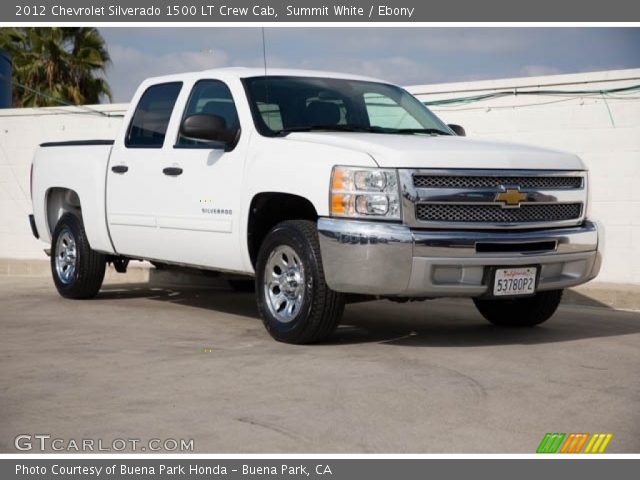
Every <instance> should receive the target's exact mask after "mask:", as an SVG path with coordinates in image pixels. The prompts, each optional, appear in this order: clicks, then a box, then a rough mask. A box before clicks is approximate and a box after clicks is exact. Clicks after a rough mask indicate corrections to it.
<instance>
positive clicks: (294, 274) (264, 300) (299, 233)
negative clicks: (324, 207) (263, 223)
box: [256, 220, 345, 344]
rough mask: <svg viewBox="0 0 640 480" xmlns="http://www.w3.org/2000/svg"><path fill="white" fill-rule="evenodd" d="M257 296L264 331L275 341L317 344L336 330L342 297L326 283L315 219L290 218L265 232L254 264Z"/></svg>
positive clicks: (342, 304) (341, 310)
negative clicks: (265, 234)
mask: <svg viewBox="0 0 640 480" xmlns="http://www.w3.org/2000/svg"><path fill="white" fill-rule="evenodd" d="M267 278H269V279H273V280H272V281H269V282H268V281H267ZM256 298H257V302H258V310H259V312H260V315H261V317H262V321H263V323H264V325H265V327H266V329H267V331H268V332H269V334H270V335H271V336H272V337H273V338H274V339H275V340H277V341H279V342H284V343H293V344H308V343H315V342H320V341H322V340H326V339H327V338H328V337H329V336H330V335H331V334H332V333H333V332H334V331H335V329H336V327H337V326H338V323H339V322H340V318H341V317H342V312H343V311H344V303H345V301H344V295H343V294H341V293H338V292H334V291H333V290H331V289H330V288H329V287H328V285H327V283H326V281H325V278H324V271H323V269H322V259H321V257H320V244H319V242H318V231H317V228H316V224H315V222H311V221H308V220H289V221H285V222H282V223H279V224H278V225H276V226H275V227H273V229H271V231H270V232H269V233H268V234H267V236H266V238H265V239H264V241H263V242H262V245H261V246H260V251H259V253H258V258H257V262H256Z"/></svg>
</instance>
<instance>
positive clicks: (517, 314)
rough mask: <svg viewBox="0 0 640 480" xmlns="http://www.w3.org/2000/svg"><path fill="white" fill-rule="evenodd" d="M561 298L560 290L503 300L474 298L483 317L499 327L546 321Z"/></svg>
mask: <svg viewBox="0 0 640 480" xmlns="http://www.w3.org/2000/svg"><path fill="white" fill-rule="evenodd" d="M561 299H562V290H550V291H548V292H538V293H536V294H535V295H534V296H531V297H526V298H511V299H505V300H494V299H480V298H474V299H473V302H474V303H475V304H476V308H477V309H478V311H479V312H480V313H481V314H482V316H483V317H484V318H486V319H487V320H489V321H490V322H491V323H493V324H494V325H499V326H501V327H532V326H534V325H539V324H541V323H543V322H545V321H547V320H548V319H549V318H551V316H552V315H553V314H554V313H555V311H556V310H557V308H558V305H560V300H561Z"/></svg>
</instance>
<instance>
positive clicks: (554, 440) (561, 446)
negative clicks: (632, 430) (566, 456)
mask: <svg viewBox="0 0 640 480" xmlns="http://www.w3.org/2000/svg"><path fill="white" fill-rule="evenodd" d="M589 437H591V438H589ZM612 438H613V433H594V434H593V435H591V434H589V433H584V432H581V433H569V434H566V433H557V432H554V433H545V434H544V437H543V438H542V441H541V442H540V445H538V448H537V449H536V453H556V452H557V453H581V452H582V453H604V451H605V450H606V449H607V446H608V445H609V442H610V441H611V439H612ZM587 440H589V441H588V442H587ZM585 443H586V444H587V446H586V448H585V449H584V451H582V447H584V445H585Z"/></svg>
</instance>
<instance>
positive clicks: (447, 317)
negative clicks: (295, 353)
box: [98, 283, 640, 347]
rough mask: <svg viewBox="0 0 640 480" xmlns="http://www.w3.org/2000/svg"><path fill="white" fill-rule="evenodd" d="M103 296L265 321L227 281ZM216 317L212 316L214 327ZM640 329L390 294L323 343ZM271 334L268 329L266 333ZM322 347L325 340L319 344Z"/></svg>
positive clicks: (420, 342) (591, 313)
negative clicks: (517, 317)
mask: <svg viewBox="0 0 640 480" xmlns="http://www.w3.org/2000/svg"><path fill="white" fill-rule="evenodd" d="M98 298H99V299H104V300H114V299H134V298H144V299H149V300H152V301H161V302H169V303H172V304H179V305H185V306H188V307H196V308H202V309H206V310H210V311H211V312H212V313H214V312H222V313H227V314H233V315H240V316H243V317H247V318H248V319H251V320H255V321H256V322H259V321H260V317H259V314H258V311H257V308H256V304H255V296H254V294H252V293H237V292H234V291H232V290H230V289H226V288H224V287H216V288H206V287H186V286H175V287H170V286H153V285H149V284H147V283H136V284H114V285H105V286H104V287H103V289H102V291H101V292H100V294H99V297H98ZM214 327H215V319H214V318H212V328H214ZM636 333H640V312H628V311H616V310H612V309H608V308H593V307H588V306H587V307H584V306H575V305H563V306H561V307H560V310H558V312H557V313H556V314H555V316H554V317H552V318H551V319H550V320H549V321H548V322H547V323H545V324H544V325H541V326H538V327H534V328H499V327H495V326H493V325H490V324H489V323H488V322H487V321H486V320H484V319H483V318H482V317H481V316H480V314H479V313H478V312H477V311H476V310H475V308H474V306H473V303H472V302H471V301H470V300H468V299H460V300H453V299H443V300H431V301H425V302H409V303H404V304H399V303H394V302H390V301H386V300H381V301H375V302H363V303H357V304H350V305H347V307H346V309H345V314H344V317H343V321H342V324H341V325H340V327H339V328H338V330H337V331H336V333H335V334H334V335H333V337H332V338H331V339H329V340H328V341H327V342H324V343H323V344H321V345H325V346H327V345H349V344H364V343H379V344H384V345H397V346H414V347H465V346H466V347H469V346H499V345H529V344H542V343H555V342H569V341H573V340H580V339H588V338H598V337H615V336H621V335H632V334H636ZM265 335H266V333H265ZM319 347H320V345H319Z"/></svg>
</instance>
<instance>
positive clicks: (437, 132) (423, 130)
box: [393, 128, 451, 135]
mask: <svg viewBox="0 0 640 480" xmlns="http://www.w3.org/2000/svg"><path fill="white" fill-rule="evenodd" d="M393 133H406V134H414V133H425V134H427V135H451V133H450V132H446V131H444V130H440V129H439V128H397V129H394V130H393Z"/></svg>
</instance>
